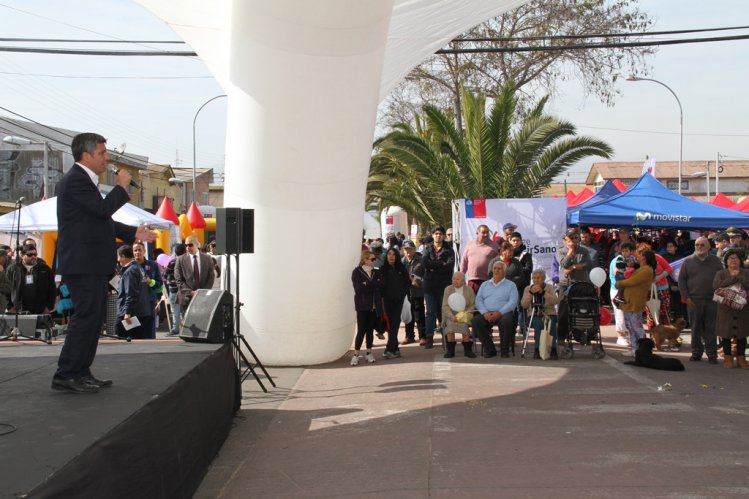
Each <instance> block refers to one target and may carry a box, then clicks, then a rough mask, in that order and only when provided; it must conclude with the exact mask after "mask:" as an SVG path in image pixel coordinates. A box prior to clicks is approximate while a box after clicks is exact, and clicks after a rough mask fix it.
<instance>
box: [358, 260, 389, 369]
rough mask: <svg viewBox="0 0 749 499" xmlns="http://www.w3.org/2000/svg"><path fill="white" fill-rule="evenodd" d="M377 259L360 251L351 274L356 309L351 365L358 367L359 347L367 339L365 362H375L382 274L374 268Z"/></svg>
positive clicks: (380, 307)
mask: <svg viewBox="0 0 749 499" xmlns="http://www.w3.org/2000/svg"><path fill="white" fill-rule="evenodd" d="M376 260H377V257H376V256H375V254H374V253H372V252H371V251H362V252H361V257H360V258H359V265H357V266H356V268H355V269H354V270H353V272H351V282H352V283H353V285H354V308H355V309H356V338H355V339H354V355H353V356H352V357H351V365H352V366H357V365H359V357H360V352H361V345H362V342H363V341H364V338H365V337H366V339H367V354H366V356H365V358H366V359H367V362H369V363H372V362H374V361H375V358H374V356H373V355H372V345H373V343H374V327H375V321H376V320H377V317H378V316H380V315H382V295H381V294H380V290H381V289H382V284H383V281H382V274H380V271H379V270H377V269H376V268H374V263H375V261H376Z"/></svg>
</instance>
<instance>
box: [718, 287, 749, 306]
mask: <svg viewBox="0 0 749 499" xmlns="http://www.w3.org/2000/svg"><path fill="white" fill-rule="evenodd" d="M713 301H714V302H717V303H718V304H720V305H725V306H726V307H731V308H732V309H734V310H741V309H743V308H744V306H745V305H746V290H745V289H744V288H743V287H742V286H741V284H739V283H736V284H734V285H733V286H730V287H728V288H718V289H716V290H715V293H713Z"/></svg>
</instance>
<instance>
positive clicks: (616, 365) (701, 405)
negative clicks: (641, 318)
mask: <svg viewBox="0 0 749 499" xmlns="http://www.w3.org/2000/svg"><path fill="white" fill-rule="evenodd" d="M613 336H614V334H613V330H612V328H611V327H606V328H604V337H605V340H606V346H607V352H608V355H607V356H606V357H605V358H604V359H601V360H593V359H592V358H591V357H590V352H589V347H588V349H585V348H583V349H582V350H580V351H577V352H576V355H575V358H574V359H571V360H560V361H540V360H532V359H530V358H525V359H521V358H519V357H515V358H511V359H497V358H495V359H475V360H470V359H465V358H463V357H462V356H461V355H458V356H457V357H456V358H454V359H451V360H448V359H443V358H442V353H443V352H442V350H441V349H440V348H435V349H433V350H424V349H422V348H419V347H418V346H415V345H410V346H408V347H404V348H403V349H402V351H403V354H404V356H403V358H401V359H397V360H390V361H385V360H382V359H381V354H382V351H383V348H382V347H383V346H384V342H382V341H380V342H378V343H379V344H378V346H377V347H376V349H375V351H376V354H377V358H378V360H377V362H376V363H374V364H371V365H367V364H363V365H359V366H357V367H350V366H349V365H348V362H349V357H348V356H347V357H345V358H342V359H340V360H338V361H336V362H333V363H331V364H327V365H323V366H314V367H309V368H272V369H270V372H271V374H272V375H273V376H274V377H275V379H276V381H277V384H278V385H279V388H277V389H273V390H272V392H271V393H269V394H263V393H262V392H261V391H260V390H259V389H258V387H257V385H256V384H255V383H254V382H253V381H252V380H248V381H246V382H245V385H244V401H243V405H242V409H241V411H240V412H239V414H238V416H237V418H236V426H235V428H234V429H233V430H232V433H231V434H230V435H229V438H228V440H227V442H226V444H225V445H224V447H223V448H222V450H221V452H220V454H219V456H218V457H217V458H216V460H215V462H214V464H213V466H212V468H211V470H210V471H209V473H208V475H207V476H206V478H205V480H204V481H203V484H202V486H201V488H200V489H199V491H198V492H197V494H196V496H195V497H197V498H201V499H202V498H219V497H220V498H245V497H388V498H399V497H404V498H419V497H424V498H426V497H510V498H514V497H555V498H567V497H569V498H573V497H574V498H579V497H597V498H598V497H627V498H631V497H668V498H700V497H705V498H716V497H747V496H749V445H747V444H749V436H748V432H747V430H748V429H749V399H748V398H747V395H748V394H749V391H748V390H747V387H749V371H742V370H739V369H733V370H726V369H724V368H723V367H722V365H717V366H715V365H709V364H707V362H706V361H705V360H703V361H702V362H688V361H687V357H688V353H687V352H686V351H685V352H681V353H676V354H668V355H672V356H675V357H679V358H681V359H682V360H683V361H684V363H685V365H686V367H687V371H686V372H676V373H671V372H663V371H653V370H648V369H642V368H635V367H631V366H627V365H624V364H623V361H624V360H626V359H624V358H622V357H621V355H620V352H621V351H622V348H621V347H616V346H615V345H614V344H613ZM685 339H686V340H687V341H686V344H687V345H688V337H686V338H685ZM458 351H459V352H460V348H459V349H458ZM518 353H519V351H518ZM667 383H668V384H670V387H669V386H668V385H666V384H667Z"/></svg>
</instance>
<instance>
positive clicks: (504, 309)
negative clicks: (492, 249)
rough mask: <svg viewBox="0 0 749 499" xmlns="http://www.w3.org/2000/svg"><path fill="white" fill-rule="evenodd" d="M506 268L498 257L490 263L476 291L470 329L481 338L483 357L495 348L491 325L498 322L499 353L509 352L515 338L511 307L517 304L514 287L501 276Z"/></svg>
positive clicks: (507, 355)
mask: <svg viewBox="0 0 749 499" xmlns="http://www.w3.org/2000/svg"><path fill="white" fill-rule="evenodd" d="M505 273H506V268H505V264H504V262H502V261H497V262H494V265H492V278H491V279H490V280H488V281H486V282H484V283H483V284H482V285H481V287H480V288H479V292H478V294H477V295H476V310H478V312H479V313H478V314H476V315H474V316H473V321H472V325H473V331H474V332H475V333H476V336H478V337H479V339H480V340H481V345H482V349H483V351H484V357H486V358H489V357H496V356H497V349H496V348H495V347H494V342H493V341H492V337H491V328H492V326H493V325H495V324H499V349H500V355H501V356H502V357H509V356H510V344H511V343H512V342H513V341H514V339H515V315H514V310H515V308H517V306H518V289H517V286H515V283H513V282H512V281H510V280H509V279H505Z"/></svg>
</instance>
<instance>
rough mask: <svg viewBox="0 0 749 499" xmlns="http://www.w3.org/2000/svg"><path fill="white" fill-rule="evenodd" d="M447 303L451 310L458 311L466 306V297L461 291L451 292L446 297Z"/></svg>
mask: <svg viewBox="0 0 749 499" xmlns="http://www.w3.org/2000/svg"><path fill="white" fill-rule="evenodd" d="M447 304H448V305H450V309H451V310H452V311H453V312H460V311H461V310H463V309H464V308H466V299H465V296H463V293H453V294H451V295H450V296H448V297H447Z"/></svg>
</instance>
